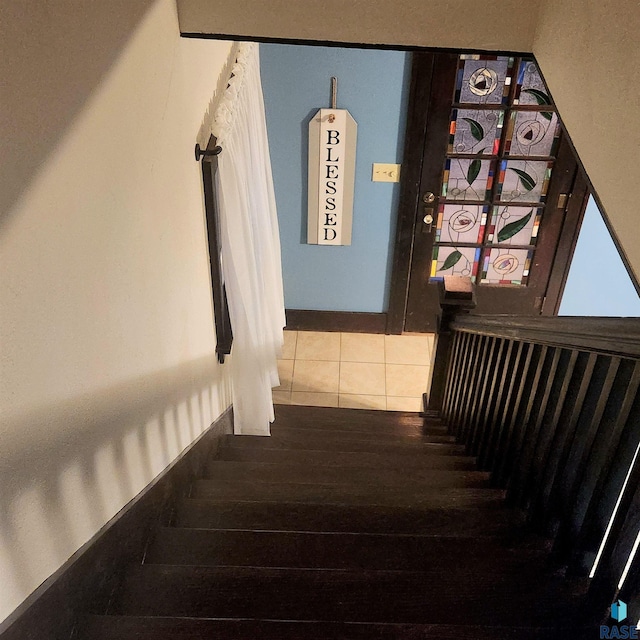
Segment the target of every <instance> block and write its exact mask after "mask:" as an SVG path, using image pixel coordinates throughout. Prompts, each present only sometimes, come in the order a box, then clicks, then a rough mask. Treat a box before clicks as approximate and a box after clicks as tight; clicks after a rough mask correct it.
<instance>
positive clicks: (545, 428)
mask: <svg viewBox="0 0 640 640" xmlns="http://www.w3.org/2000/svg"><path fill="white" fill-rule="evenodd" d="M578 354H579V352H578V351H576V350H571V351H568V350H566V349H563V350H562V352H561V356H560V362H559V364H558V369H557V371H556V376H555V380H554V383H553V388H552V389H551V395H550V397H549V402H548V403H547V410H546V412H545V414H544V417H543V419H542V425H541V427H540V431H539V435H538V442H537V443H536V446H535V450H534V454H533V460H532V464H531V482H530V485H531V491H530V498H529V504H530V508H529V520H530V521H531V522H533V523H536V524H538V525H539V528H540V529H543V528H544V524H543V521H542V518H540V512H539V510H538V508H537V505H538V504H539V497H540V494H541V490H542V486H543V482H542V480H543V478H544V476H545V472H546V468H547V463H548V460H549V456H550V454H551V446H552V443H553V442H554V440H555V436H556V433H557V429H558V424H559V422H560V416H561V415H562V412H563V409H564V406H565V401H566V399H567V394H568V392H569V387H570V385H571V381H572V380H573V374H574V370H575V365H576V362H577V360H578Z"/></svg>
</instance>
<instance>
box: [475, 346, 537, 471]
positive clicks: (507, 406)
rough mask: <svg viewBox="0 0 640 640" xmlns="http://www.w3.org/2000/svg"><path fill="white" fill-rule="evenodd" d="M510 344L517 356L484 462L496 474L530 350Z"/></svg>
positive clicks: (509, 370)
mask: <svg viewBox="0 0 640 640" xmlns="http://www.w3.org/2000/svg"><path fill="white" fill-rule="evenodd" d="M510 344H511V345H512V346H514V348H515V356H514V359H513V363H512V365H513V366H512V367H511V368H510V369H507V370H506V380H507V381H508V386H507V391H506V395H505V398H504V402H503V404H502V407H501V409H499V413H498V419H497V428H496V433H495V437H494V442H492V443H490V444H489V446H488V448H487V453H486V456H485V458H484V460H483V461H482V466H483V468H486V469H490V470H491V471H492V472H493V473H495V470H496V468H497V467H498V465H499V464H500V462H501V460H502V455H503V453H504V445H505V444H506V441H507V438H506V427H507V425H508V424H509V420H510V419H511V416H512V414H513V413H514V412H515V411H517V407H516V405H515V399H516V396H517V391H516V392H515V393H514V390H515V389H516V387H517V383H519V382H521V380H522V378H523V372H524V370H525V362H526V354H527V352H528V350H529V346H528V345H526V344H525V343H524V342H521V341H519V340H518V341H513V340H511V341H510ZM516 345H517V346H516Z"/></svg>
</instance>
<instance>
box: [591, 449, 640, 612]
mask: <svg viewBox="0 0 640 640" xmlns="http://www.w3.org/2000/svg"><path fill="white" fill-rule="evenodd" d="M636 451H637V449H636ZM639 532H640V456H639V455H635V454H634V461H633V465H632V468H631V469H630V472H629V478H628V482H627V483H626V489H625V491H624V492H623V493H622V496H621V498H620V503H619V505H618V509H617V511H616V515H615V517H614V518H613V522H612V524H611V528H610V531H609V536H608V538H607V541H606V543H605V545H604V547H603V550H602V553H601V555H600V559H599V563H598V567H597V570H596V572H595V575H594V578H593V580H592V582H591V585H590V587H589V594H588V598H587V610H593V611H595V612H596V613H598V614H600V615H602V614H604V613H605V612H606V610H607V608H608V605H609V604H611V602H613V601H614V600H615V599H616V598H618V597H619V598H620V599H621V600H623V601H624V602H626V603H627V604H630V605H631V606H630V607H629V621H628V624H636V623H637V622H638V618H640V591H638V587H639V585H640V575H639V574H640V567H639V566H638V565H639V564H640V557H639V555H638V550H637V548H636V543H637V540H638V536H639ZM634 550H635V554H634V555H633V557H632V555H631V554H632V553H633V552H634ZM629 563H630V566H629V567H628V568H629V572H628V574H627V578H626V580H625V581H624V582H623V584H622V588H621V589H620V590H619V592H618V585H619V582H620V579H621V578H622V575H623V572H624V570H625V568H627V565H628V564H629Z"/></svg>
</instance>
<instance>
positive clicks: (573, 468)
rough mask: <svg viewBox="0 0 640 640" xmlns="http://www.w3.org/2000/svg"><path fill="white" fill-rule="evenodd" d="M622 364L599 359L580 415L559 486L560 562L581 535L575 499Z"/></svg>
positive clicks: (555, 550) (557, 545)
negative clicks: (578, 528)
mask: <svg viewBox="0 0 640 640" xmlns="http://www.w3.org/2000/svg"><path fill="white" fill-rule="evenodd" d="M619 364H620V358H611V357H606V356H600V357H599V358H598V360H597V362H596V366H595V369H594V372H593V376H592V378H591V384H590V385H589V391H588V393H587V396H586V398H585V402H584V404H583V407H582V412H581V413H580V418H579V420H578V424H577V428H576V431H575V434H574V438H573V443H572V445H571V451H570V453H569V457H568V459H567V464H566V465H565V467H564V470H563V477H562V481H561V486H560V497H561V498H560V501H559V503H558V507H559V512H558V514H557V516H558V518H559V530H558V535H557V536H556V539H555V542H554V546H553V558H554V560H556V561H558V562H564V561H565V560H567V559H568V558H569V557H570V555H571V549H572V547H573V544H574V543H575V539H576V537H577V535H578V531H577V525H578V523H577V519H576V513H575V509H576V500H577V496H578V492H579V490H580V484H581V482H582V479H583V477H584V473H585V470H586V466H587V461H588V459H589V455H590V453H591V447H592V446H593V441H594V439H595V437H596V434H597V431H598V426H599V424H600V419H601V418H602V414H603V412H604V408H605V406H606V403H607V400H608V398H609V393H610V392H611V388H612V386H613V383H614V380H615V377H616V374H617V371H618V366H619Z"/></svg>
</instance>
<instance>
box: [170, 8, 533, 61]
mask: <svg viewBox="0 0 640 640" xmlns="http://www.w3.org/2000/svg"><path fill="white" fill-rule="evenodd" d="M541 1H542V0H529V2H527V4H526V6H524V7H523V5H522V3H521V2H520V1H519V0H485V1H484V2H482V3H479V2H478V1H477V0H448V2H441V1H440V0H394V1H393V2H389V1H388V0H349V1H348V2H345V1H344V0H324V2H309V0H306V1H301V0H270V1H269V2H264V1H263V0H235V1H234V2H227V1H226V0H177V2H178V10H179V15H180V30H181V31H182V32H183V33H212V34H229V35H239V36H246V37H253V38H258V37H269V38H294V39H302V40H319V41H323V40H325V41H333V42H355V43H369V44H401V45H414V46H425V47H453V48H467V47H470V48H474V49H490V50H495V49H498V50H500V49H502V50H513V51H530V50H531V45H532V42H533V35H534V33H535V26H536V19H537V12H538V6H539V4H540V2H541Z"/></svg>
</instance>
